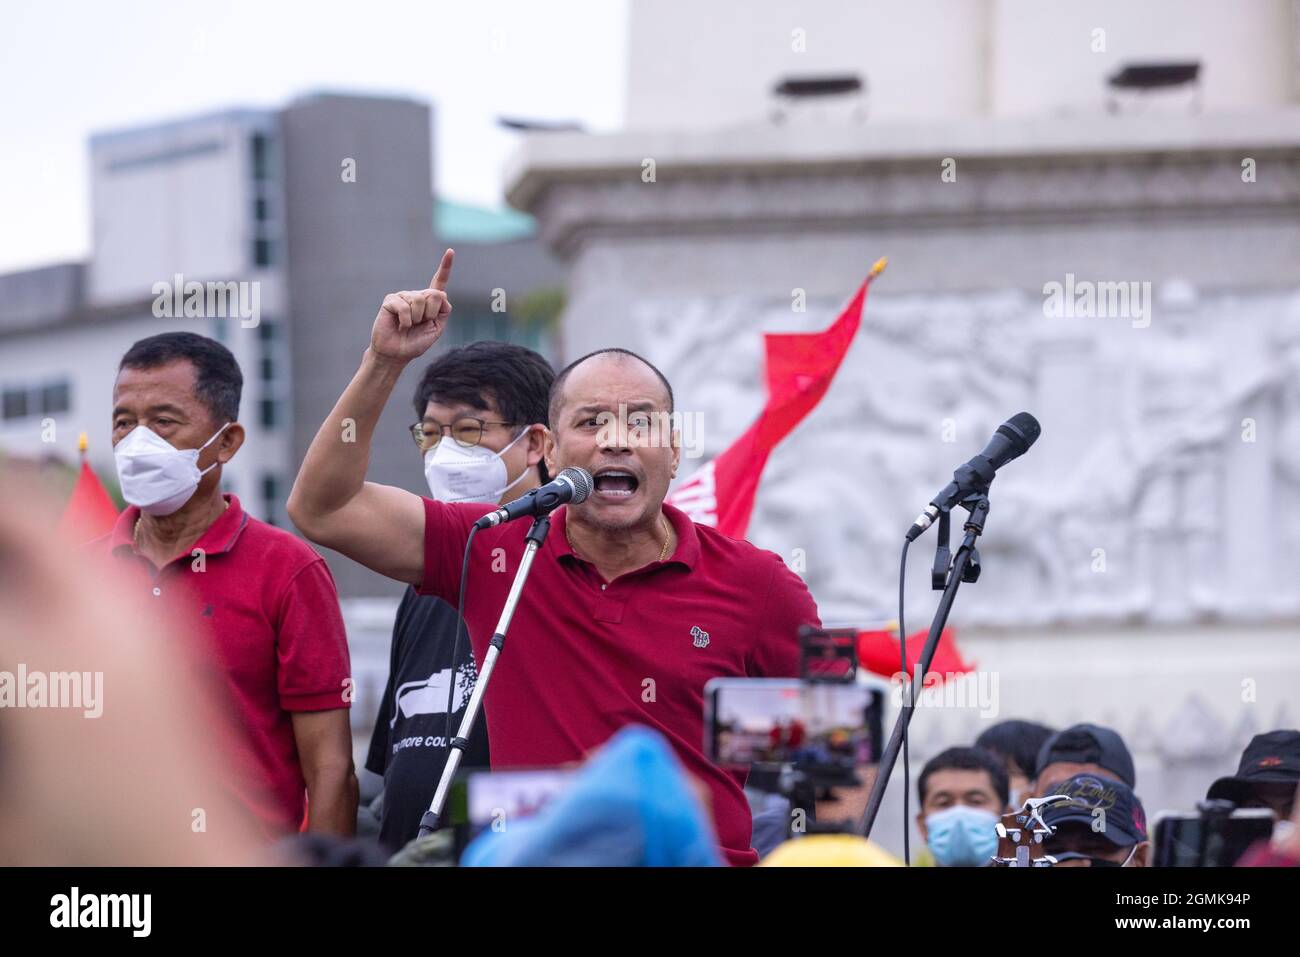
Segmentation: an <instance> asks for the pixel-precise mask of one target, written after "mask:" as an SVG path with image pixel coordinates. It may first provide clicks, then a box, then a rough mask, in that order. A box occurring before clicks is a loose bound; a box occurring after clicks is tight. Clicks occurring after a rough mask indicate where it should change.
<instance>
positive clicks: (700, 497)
mask: <svg viewBox="0 0 1300 957" xmlns="http://www.w3.org/2000/svg"><path fill="white" fill-rule="evenodd" d="M884 268H885V260H883V259H882V260H880V261H879V262H877V263H876V264H875V265H874V266H872V267H871V273H870V274H869V275H868V276H867V278H866V279H865V280H864V281H863V283H862V285H861V286H860V287H859V288H858V291H857V294H856V295H854V297H853V298H852V299H851V300H850V301H849V304H848V305H847V306H845V307H844V311H843V312H841V313H840V315H839V318H837V319H836V320H835V322H833V323H832V324H831V326H830V328H828V329H825V330H823V331H822V332H811V333H809V332H799V333H765V334H764V335H763V342H764V349H765V354H766V359H767V375H766V381H767V404H766V405H765V406H764V407H763V411H762V412H761V413H759V416H758V419H757V420H756V421H755V422H754V424H753V425H751V426H750V427H749V428H748V429H746V430H745V433H744V435H742V436H741V437H740V438H738V439H737V440H736V441H735V442H733V443H732V444H731V446H730V447H729V448H728V449H727V450H726V451H725V452H723V453H722V454H721V455H719V456H718V457H717V458H715V459H714V460H713V461H712V462H709V463H708V464H706V465H704V466H703V467H702V468H700V469H699V470H698V471H697V472H696V473H695V474H694V475H692V476H691V477H690V479H688V480H687V481H686V482H684V483H683V484H682V485H681V486H680V487H679V488H678V489H676V490H675V491H674V492H673V493H672V494H671V495H669V496H668V502H669V503H670V504H672V505H675V506H677V507H678V508H680V509H681V510H682V511H684V512H686V513H687V514H689V515H690V517H691V518H692V519H693V520H694V521H696V522H699V523H700V524H702V525H712V526H714V527H716V528H717V529H718V531H720V532H722V533H723V534H725V535H730V536H732V537H733V538H744V537H745V531H746V530H747V529H748V528H749V516H750V514H751V513H752V512H753V510H754V495H755V493H756V492H757V491H758V480H759V478H760V477H761V476H762V474H763V467H764V466H765V465H766V464H767V458H768V455H770V454H771V452H772V449H774V448H775V447H776V446H777V444H778V443H779V442H780V441H781V440H782V439H784V438H785V437H786V436H787V435H789V434H790V433H791V432H792V431H793V430H794V427H795V426H796V425H798V424H799V423H800V422H801V421H802V420H803V418H804V416H806V415H807V414H808V413H809V412H811V411H812V410H813V408H814V407H816V405H817V403H818V402H820V401H821V400H822V396H824V395H825V394H826V390H827V389H828V388H830V384H831V380H832V379H834V378H835V373H836V372H837V371H838V370H839V367H840V363H841V362H842V361H843V360H844V354H845V353H846V352H848V351H849V345H850V344H851V343H852V342H853V337H854V336H855V335H856V334H857V331H858V326H859V325H861V323H862V308H863V305H864V304H865V302H866V299H867V287H868V286H869V285H870V284H871V280H872V279H874V278H875V277H876V276H878V275H879V274H880V272H881V270H883V269H884Z"/></svg>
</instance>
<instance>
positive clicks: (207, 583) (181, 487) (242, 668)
mask: <svg viewBox="0 0 1300 957" xmlns="http://www.w3.org/2000/svg"><path fill="white" fill-rule="evenodd" d="M242 387H243V375H242V374H241V373H240V370H239V366H238V364H237V363H236V362H235V357H234V356H233V355H232V354H231V353H230V350H229V349H227V348H226V347H225V346H223V345H222V344H221V343H219V342H217V341H216V340H214V339H208V338H206V337H204V336H200V335H197V334H195V333H192V332H166V333H161V334H159V335H155V336H150V337H148V338H146V339H141V340H140V341H139V342H137V343H135V344H134V345H133V346H131V348H130V349H129V350H127V352H126V354H125V355H124V356H123V357H122V359H121V362H120V364H119V366H118V372H117V379H116V381H115V383H114V385H113V415H112V426H113V429H112V437H113V455H114V459H115V460H116V463H117V474H118V480H119V482H120V484H121V489H122V496H123V498H125V499H126V501H127V502H128V503H129V507H128V508H126V509H125V510H124V511H123V512H122V514H121V515H120V516H119V517H118V520H117V524H116V525H115V526H114V527H113V529H112V531H111V532H110V533H109V534H108V535H106V536H104V537H102V538H100V539H97V540H95V541H93V542H91V543H89V544H88V545H86V546H85V548H86V549H87V550H88V551H89V552H91V553H93V554H96V555H99V556H102V557H103V558H104V559H105V560H107V561H109V562H110V563H111V564H112V567H113V568H114V569H115V570H117V572H118V573H119V574H120V575H121V576H122V577H123V578H124V579H126V580H127V581H129V582H130V583H131V587H132V588H135V589H138V590H139V592H140V593H141V594H142V595H143V596H146V597H148V598H150V599H151V600H153V601H155V602H156V603H158V604H160V605H165V606H167V608H168V610H169V611H170V612H171V613H173V614H174V615H176V616H177V618H178V620H180V621H183V622H184V624H185V625H186V626H187V629H189V630H192V631H193V633H194V634H195V635H196V636H197V637H196V639H195V640H196V641H198V642H200V646H199V647H200V657H201V658H202V660H203V661H204V662H205V663H206V666H207V668H208V669H209V672H210V674H211V675H212V680H213V681H214V683H215V684H216V686H217V687H218V688H219V691H220V693H221V695H222V699H223V701H224V707H223V709H222V712H223V713H224V714H225V715H227V716H228V719H229V722H230V725H231V730H232V732H233V734H232V735H231V737H230V741H231V742H232V747H233V748H234V750H233V753H232V754H231V756H230V757H231V761H232V763H233V765H234V769H235V770H234V780H233V782H232V783H233V787H234V789H235V792H236V793H237V794H238V796H239V798H240V800H241V801H242V802H243V803H244V804H245V805H246V806H247V807H248V808H249V809H250V810H251V811H252V812H253V813H254V815H255V816H256V817H257V819H258V821H259V822H260V824H261V827H262V831H263V834H264V836H265V837H267V838H268V839H275V838H278V837H280V836H282V835H284V834H287V833H294V832H296V831H298V830H299V827H300V825H301V824H302V822H303V818H304V811H306V812H307V813H306V825H307V828H308V829H309V830H313V831H326V832H330V833H335V834H351V833H353V832H354V831H355V829H356V806H357V779H356V774H355V773H354V770H353V765H352V732H351V727H350V725H349V722H348V708H349V706H350V702H351V699H352V682H351V674H350V672H351V668H350V664H349V657H348V646H347V638H346V635H345V632H344V628H343V616H342V614H341V613H340V611H339V601H338V593H337V591H336V590H335V587H334V579H333V578H332V577H331V575H330V572H329V569H328V568H327V567H326V565H325V560H324V559H323V558H321V556H320V555H318V554H316V552H315V551H313V550H312V549H311V547H310V546H308V545H307V544H306V543H304V542H302V541H301V540H299V539H298V538H296V537H294V536H293V535H292V534H290V533H289V532H286V531H283V530H282V529H278V528H275V527H273V526H271V525H269V524H267V523H265V522H261V521H259V520H257V519H256V518H253V517H252V516H251V515H249V514H248V513H247V512H245V511H244V509H243V508H242V507H241V505H240V502H239V499H238V497H237V496H235V495H233V494H230V493H223V492H222V490H221V474H222V468H223V466H225V465H226V464H227V463H228V462H230V460H231V459H233V458H234V457H235V455H236V454H237V453H238V452H239V449H240V446H241V445H242V444H243V442H244V429H243V426H241V425H240V424H239V400H240V393H241V390H242ZM187 634H188V631H187Z"/></svg>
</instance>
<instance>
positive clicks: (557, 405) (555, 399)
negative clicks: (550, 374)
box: [548, 348, 673, 428]
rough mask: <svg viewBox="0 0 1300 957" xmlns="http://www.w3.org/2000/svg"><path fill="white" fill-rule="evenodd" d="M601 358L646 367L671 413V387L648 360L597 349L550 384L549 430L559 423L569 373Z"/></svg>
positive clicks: (623, 351)
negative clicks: (664, 396) (656, 379)
mask: <svg viewBox="0 0 1300 957" xmlns="http://www.w3.org/2000/svg"><path fill="white" fill-rule="evenodd" d="M601 357H604V360H605V361H613V362H640V363H641V364H643V365H644V366H646V367H647V368H648V369H649V370H650V371H651V372H653V373H654V374H655V377H656V378H658V380H659V382H660V383H661V384H662V385H663V387H664V392H665V394H666V395H667V399H668V403H667V408H666V409H665V411H667V412H672V411H673V387H672V386H671V385H669V384H668V378H667V377H666V376H665V375H664V374H663V373H662V372H660V371H659V370H658V369H657V368H655V366H654V364H653V363H652V362H650V360H648V359H646V358H645V357H644V356H639V355H637V354H636V353H635V352H633V351H632V350H631V349H619V348H609V349H597V350H596V351H595V352H588V353H587V354H586V355H585V356H582V357H580V358H578V359H574V360H573V361H572V362H570V363H569V364H568V365H567V366H565V367H564V368H563V369H561V370H560V374H559V375H557V376H556V377H555V381H554V382H553V383H552V384H551V396H550V403H549V414H548V418H549V419H550V423H551V428H555V427H556V423H557V422H558V421H559V419H558V416H559V412H560V409H561V408H562V407H563V405H564V383H565V380H566V379H568V378H569V373H571V372H572V371H573V370H574V369H576V368H577V367H578V366H580V365H582V364H583V363H584V362H587V361H588V360H590V359H599V358H601Z"/></svg>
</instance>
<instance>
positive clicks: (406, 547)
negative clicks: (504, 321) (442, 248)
mask: <svg viewBox="0 0 1300 957" xmlns="http://www.w3.org/2000/svg"><path fill="white" fill-rule="evenodd" d="M454 255H455V254H454V252H453V251H452V250H450V249H448V250H447V251H446V252H445V253H443V256H442V263H441V264H440V265H439V266H438V272H437V273H436V274H435V275H434V277H433V280H432V282H430V283H429V288H428V289H419V290H413V291H407V292H395V293H391V294H389V295H387V296H385V297H384V302H383V305H382V306H380V309H379V314H378V315H377V316H376V317H375V325H374V328H373V329H372V330H371V333H370V347H369V348H368V349H366V351H365V354H364V355H363V356H362V359H361V368H359V369H358V370H357V374H356V375H355V376H353V377H352V381H351V382H350V383H349V384H348V387H347V388H346V389H345V390H343V395H341V396H340V397H339V401H338V402H337V403H336V404H335V406H334V409H333V411H332V412H330V414H329V417H328V418H327V419H326V420H325V422H324V424H323V425H321V427H320V430H319V431H318V432H317V433H316V438H314V439H312V443H311V447H310V448H309V449H308V450H307V456H306V457H305V458H304V459H303V461H302V468H301V469H299V471H298V478H297V479H296V480H295V481H294V483H293V491H292V492H290V493H289V502H288V511H289V517H290V518H291V519H292V520H293V523H294V524H295V525H297V526H298V528H299V529H300V530H301V531H302V533H303V534H304V535H306V536H307V537H308V538H310V539H311V540H312V541H313V542H316V543H317V544H319V545H324V546H325V547H326V548H332V549H334V550H335V551H338V552H341V553H343V554H344V555H346V556H348V557H349V558H351V559H352V560H353V561H356V562H360V563H361V564H362V565H365V566H366V567H367V568H371V569H373V570H374V571H377V572H379V573H380V574H381V575H387V576H388V577H389V578H395V579H397V580H398V581H403V582H409V583H410V584H413V585H418V584H419V583H420V581H421V579H422V578H423V575H424V506H423V504H422V502H421V501H420V497H419V496H418V495H414V494H412V493H411V492H408V491H406V490H405V489H400V488H393V487H391V486H387V485H377V484H375V483H374V482H367V481H366V469H367V468H368V467H369V465H370V440H371V436H372V435H373V433H374V431H375V424H376V423H377V422H378V421H379V415H380V413H381V412H382V411H383V409H384V405H385V403H387V402H388V398H389V396H390V395H391V394H392V391H393V386H394V385H396V384H397V378H398V376H400V375H401V374H402V370H403V369H405V368H406V365H407V363H408V362H410V361H411V360H413V359H418V358H419V357H420V356H422V355H424V353H425V352H427V351H428V350H429V347H430V346H432V345H433V344H434V343H435V342H437V341H438V338H439V336H441V335H442V330H443V329H444V328H445V327H446V324H447V317H448V315H450V313H451V303H450V302H448V300H447V293H446V289H447V280H448V279H449V278H450V276H451V265H452V260H453V258H454Z"/></svg>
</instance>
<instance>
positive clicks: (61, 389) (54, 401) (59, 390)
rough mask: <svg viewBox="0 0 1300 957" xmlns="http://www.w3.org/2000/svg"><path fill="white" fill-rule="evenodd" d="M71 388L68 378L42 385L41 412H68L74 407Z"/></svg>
mask: <svg viewBox="0 0 1300 957" xmlns="http://www.w3.org/2000/svg"><path fill="white" fill-rule="evenodd" d="M70 393H71V388H70V386H69V385H68V382H67V380H64V381H62V382H52V383H50V384H48V385H44V386H41V414H42V415H49V414H52V413H56V412H67V411H68V409H70V408H71V407H72V401H71V394H70Z"/></svg>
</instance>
